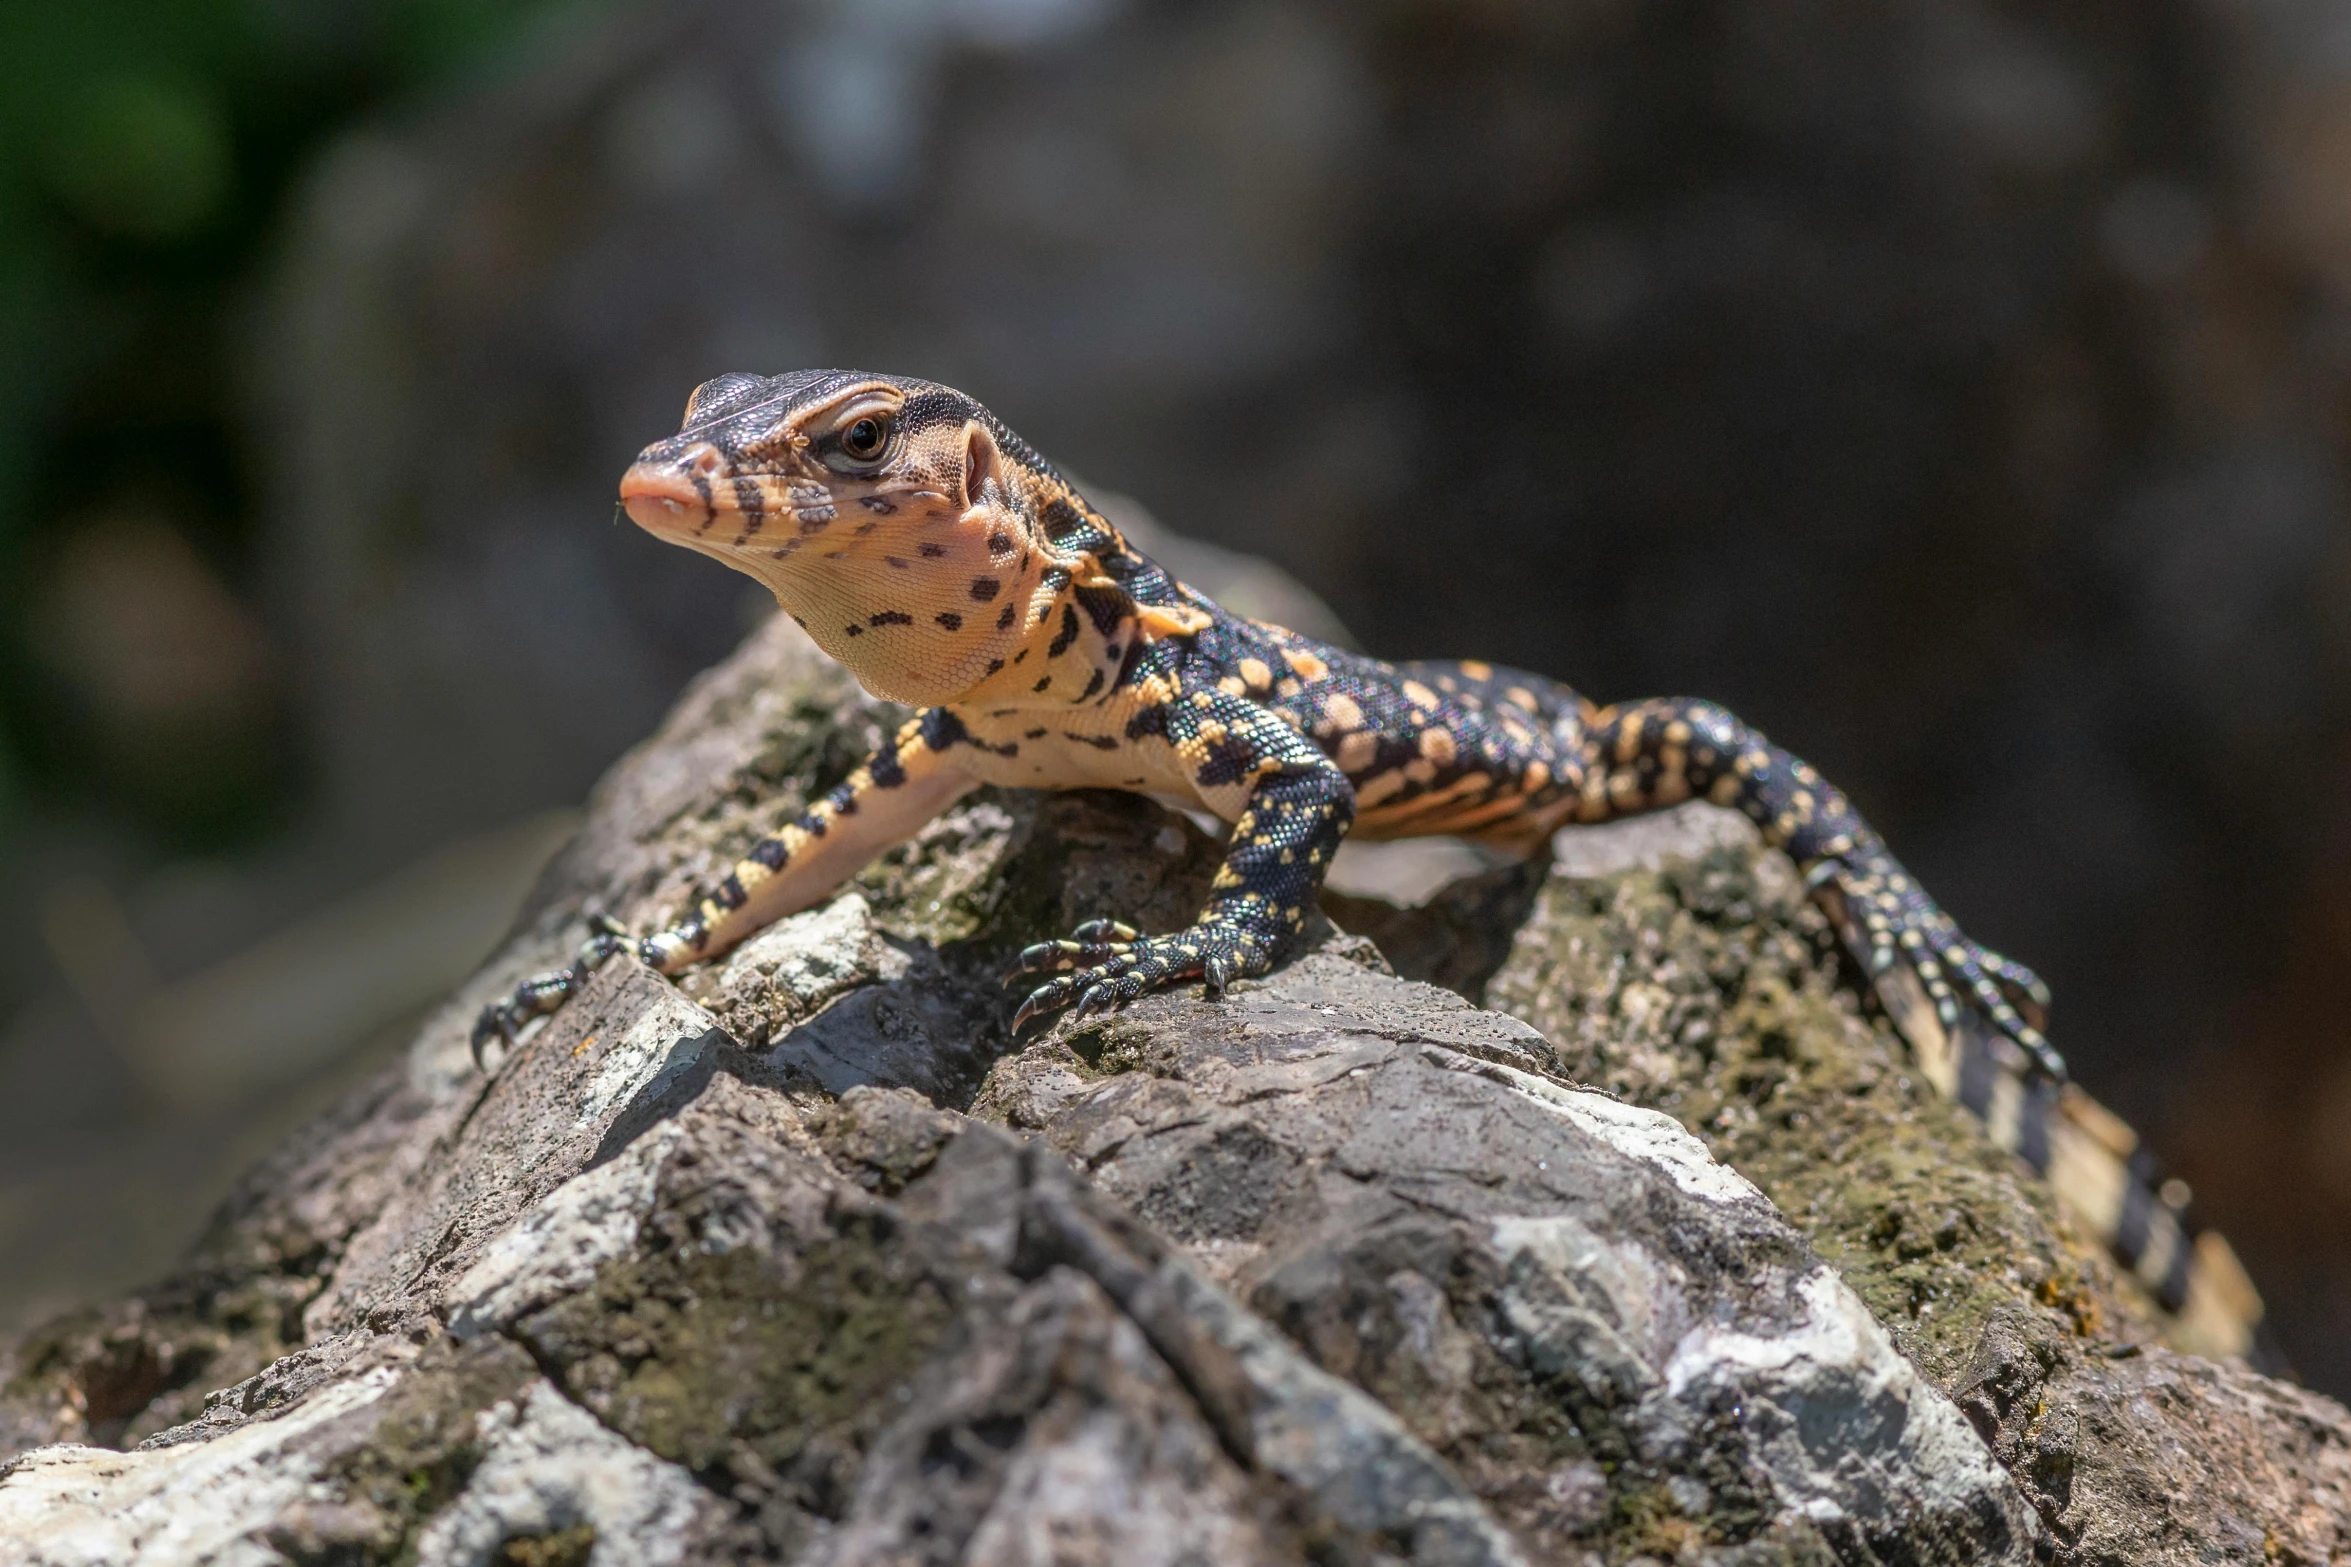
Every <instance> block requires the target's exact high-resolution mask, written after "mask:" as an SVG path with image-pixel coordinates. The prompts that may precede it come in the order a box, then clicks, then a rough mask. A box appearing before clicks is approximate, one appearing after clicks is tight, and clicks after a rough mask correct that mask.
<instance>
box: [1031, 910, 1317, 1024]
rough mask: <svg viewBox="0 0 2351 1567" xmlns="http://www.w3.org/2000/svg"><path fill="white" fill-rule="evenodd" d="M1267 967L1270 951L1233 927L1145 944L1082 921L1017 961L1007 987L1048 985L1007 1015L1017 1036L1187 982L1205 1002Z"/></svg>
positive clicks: (1117, 927)
mask: <svg viewBox="0 0 2351 1567" xmlns="http://www.w3.org/2000/svg"><path fill="white" fill-rule="evenodd" d="M1272 966H1273V953H1272V949H1271V947H1270V946H1269V945H1268V944H1267V943H1266V942H1265V941H1263V940H1262V939H1260V938H1258V937H1256V936H1253V935H1251V934H1250V933H1249V932H1248V931H1247V930H1245V929H1242V928H1240V927H1239V926H1238V925H1236V924H1220V923H1204V924H1199V925H1195V926H1193V927H1192V928H1191V929H1190V930H1186V931H1182V932H1179V933H1178V934H1176V935H1173V936H1145V935H1140V934H1138V933H1137V932H1136V931H1135V930H1134V929H1133V928H1132V927H1131V926H1127V925H1121V924H1119V923H1118V922H1116V921H1115V920H1089V921H1087V922H1086V923H1085V924H1083V925H1080V926H1079V927H1078V928H1077V929H1076V930H1075V931H1073V932H1071V939H1069V940H1067V941H1040V942H1038V943H1037V944H1036V945H1035V946H1033V947H1030V948H1029V949H1028V950H1026V951H1025V952H1023V953H1021V955H1020V959H1019V961H1018V962H1016V963H1015V964H1014V965H1013V968H1012V972H1010V973H1009V974H1007V975H1005V976H1004V982H1005V983H1006V984H1008V985H1010V984H1017V983H1018V982H1019V981H1020V980H1022V979H1024V978H1026V977H1028V976H1029V975H1032V974H1052V975H1054V976H1055V977H1054V978H1052V979H1049V980H1047V981H1046V982H1045V983H1044V984H1042V985H1039V986H1038V987H1037V988H1036V989H1035V990H1034V991H1031V992H1030V993H1029V998H1028V1000H1026V1001H1024V1002H1022V1003H1021V1007H1020V1010H1019V1011H1018V1012H1016V1013H1014V1014H1013V1018H1012V1028H1013V1032H1014V1033H1018V1032H1019V1031H1020V1030H1021V1029H1022V1028H1023V1027H1025V1026H1026V1025H1027V1023H1028V1021H1029V1020H1030V1019H1031V1018H1034V1017H1041V1016H1043V1015H1044V1014H1045V1013H1048V1012H1052V1011H1055V1010H1057V1009H1059V1008H1061V1007H1065V1006H1068V1005H1069V1004H1070V1003H1071V1002H1072V1001H1075V1002H1076V1003H1077V1007H1076V1009H1075V1010H1074V1011H1072V1012H1071V1013H1070V1020H1071V1021H1072V1022H1075V1021H1077V1020H1078V1019H1080V1018H1083V1017H1087V1016H1090V1015H1092V1014H1093V1013H1096V1012H1107V1011H1110V1010H1111V1009H1113V1008H1116V1007H1122V1006H1125V1005H1126V1004H1127V1003H1128V1002H1130V1001H1132V1000H1134V999H1135V998H1136V997H1137V996H1139V995H1142V994H1143V993H1144V992H1145V991H1149V990H1157V989H1158V988H1159V987H1160V986H1162V985H1168V984H1172V983H1174V982H1175V981H1177V980H1181V979H1190V978H1192V977H1194V976H1195V975H1197V976H1199V977H1200V978H1201V979H1202V980H1204V981H1206V983H1207V987H1208V995H1209V997H1210V999H1212V1000H1213V999H1215V998H1216V997H1218V996H1221V995H1223V994H1224V988H1225V986H1226V985H1228V984H1230V983H1231V982H1232V981H1234V980H1236V979H1247V978H1250V977H1251V976H1253V975H1258V974H1262V973H1264V972H1265V971H1266V970H1267V969H1269V968H1271V967H1272Z"/></svg>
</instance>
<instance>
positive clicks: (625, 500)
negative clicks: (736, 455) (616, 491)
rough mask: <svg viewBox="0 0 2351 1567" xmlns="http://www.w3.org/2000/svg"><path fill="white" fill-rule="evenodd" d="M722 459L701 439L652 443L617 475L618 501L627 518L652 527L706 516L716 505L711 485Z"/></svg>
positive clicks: (657, 528)
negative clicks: (677, 445)
mask: <svg viewBox="0 0 2351 1567" xmlns="http://www.w3.org/2000/svg"><path fill="white" fill-rule="evenodd" d="M725 468H726V459H725V458H724V457H722V456H720V454H719V451H718V448H717V447H715V446H712V445H710V444H709V443H708V442H706V441H697V442H695V443H694V444H693V445H691V446H688V447H685V448H683V449H679V450H664V449H663V448H662V447H658V446H657V447H654V448H652V449H650V450H648V451H647V452H646V453H645V454H644V455H643V456H641V457H639V458H638V459H637V460H636V461H635V462H634V463H632V464H631V465H630V466H629V471H628V472H627V473H624V474H622V475H621V478H620V503H621V505H622V506H623V507H625V508H627V510H628V514H629V520H630V521H631V522H634V523H635V524H636V525H637V526H638V527H640V528H643V529H645V530H647V531H648V532H652V533H666V532H669V531H670V530H672V529H674V528H676V527H678V526H679V525H680V524H692V523H699V522H707V521H708V520H709V519H710V517H711V516H712V515H713V514H714V513H715V512H716V511H717V509H718V502H717V496H716V492H715V489H714V486H715V485H716V484H717V483H718V482H719V478H720V475H721V474H722V473H723V472H724V471H725Z"/></svg>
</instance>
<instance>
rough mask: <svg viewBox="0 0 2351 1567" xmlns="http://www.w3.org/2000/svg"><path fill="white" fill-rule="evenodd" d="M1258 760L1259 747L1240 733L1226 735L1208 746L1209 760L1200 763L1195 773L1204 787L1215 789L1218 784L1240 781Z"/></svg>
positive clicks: (1247, 774)
mask: <svg viewBox="0 0 2351 1567" xmlns="http://www.w3.org/2000/svg"><path fill="white" fill-rule="evenodd" d="M1256 760H1257V748H1256V747H1255V746H1253V745H1251V744H1250V743H1249V742H1248V741H1247V740H1246V739H1244V738H1242V737H1241V736H1239V735H1230V734H1228V735H1226V736H1225V737H1224V738H1223V739H1222V740H1219V741H1217V742H1216V743H1215V744H1214V745H1211V746H1210V747H1209V748H1208V760H1206V761H1205V762H1202V763H1201V764H1200V771H1199V772H1198V773H1196V774H1194V776H1195V777H1197V778H1198V779H1199V780H1200V783H1201V786H1202V787H1203V788H1209V789H1213V788H1215V787H1216V786H1217V785H1218V784H1229V783H1239V782H1240V781H1241V780H1242V779H1244V778H1246V777H1248V776H1249V768H1250V766H1251V764H1252V763H1254V762H1255V761H1256Z"/></svg>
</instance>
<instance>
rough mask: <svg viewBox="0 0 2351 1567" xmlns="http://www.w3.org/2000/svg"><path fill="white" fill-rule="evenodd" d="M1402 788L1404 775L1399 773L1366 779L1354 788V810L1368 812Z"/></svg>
mask: <svg viewBox="0 0 2351 1567" xmlns="http://www.w3.org/2000/svg"><path fill="white" fill-rule="evenodd" d="M1403 787H1404V775H1403V774H1402V773H1401V772H1390V773H1382V774H1380V775H1379V776H1378V777H1377V778H1366V779H1365V780H1364V781H1363V782H1362V783H1360V784H1358V785H1357V786H1356V788H1355V808H1356V809H1357V810H1358V811H1368V810H1370V809H1371V808H1372V807H1373V806H1375V805H1377V804H1379V803H1380V802H1381V801H1382V800H1385V799H1386V798H1387V797H1388V796H1389V795H1392V794H1394V793H1396V792H1397V791H1398V790H1400V789H1402V788H1403Z"/></svg>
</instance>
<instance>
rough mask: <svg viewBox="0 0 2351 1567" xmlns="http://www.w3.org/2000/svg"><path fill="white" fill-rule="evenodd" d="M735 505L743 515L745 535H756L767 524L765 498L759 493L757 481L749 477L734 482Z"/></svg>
mask: <svg viewBox="0 0 2351 1567" xmlns="http://www.w3.org/2000/svg"><path fill="white" fill-rule="evenodd" d="M735 505H736V507H737V508H738V509H740V510H741V512H742V513H743V530H744V532H745V533H747V534H750V533H757V532H758V531H759V530H760V529H761V528H762V527H764V526H765V525H766V523H767V497H766V496H765V495H764V494H762V493H761V492H760V489H759V481H758V480H757V479H754V478H751V477H749V476H747V475H746V476H744V477H741V478H738V479H736V480H735Z"/></svg>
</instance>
